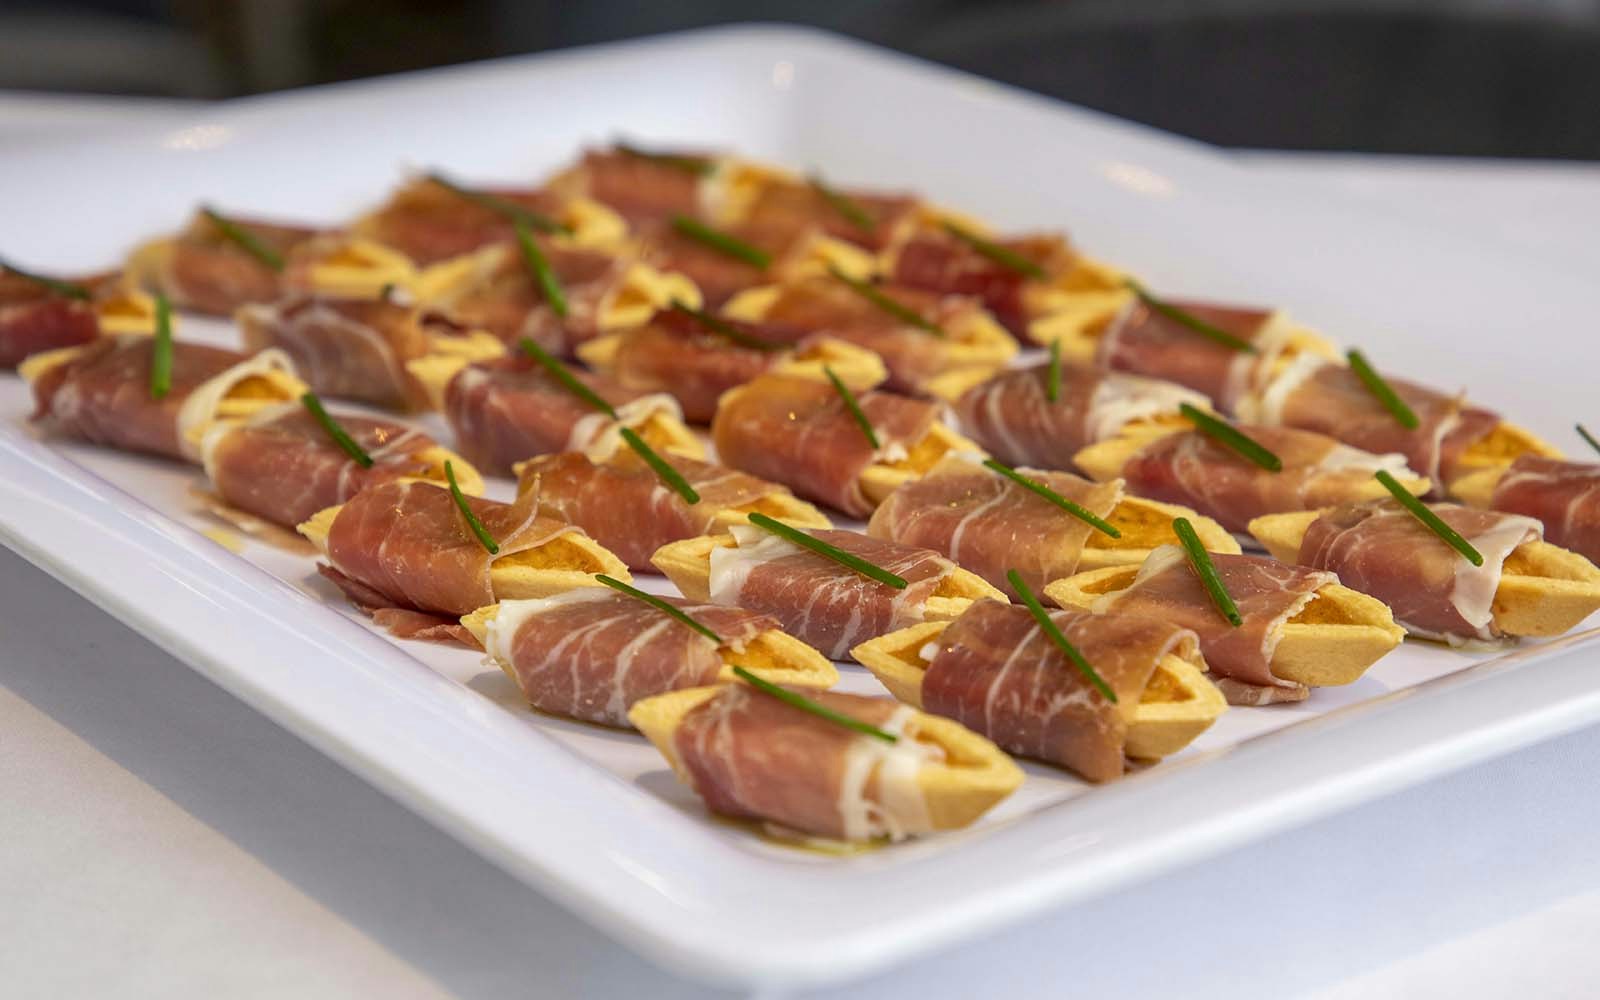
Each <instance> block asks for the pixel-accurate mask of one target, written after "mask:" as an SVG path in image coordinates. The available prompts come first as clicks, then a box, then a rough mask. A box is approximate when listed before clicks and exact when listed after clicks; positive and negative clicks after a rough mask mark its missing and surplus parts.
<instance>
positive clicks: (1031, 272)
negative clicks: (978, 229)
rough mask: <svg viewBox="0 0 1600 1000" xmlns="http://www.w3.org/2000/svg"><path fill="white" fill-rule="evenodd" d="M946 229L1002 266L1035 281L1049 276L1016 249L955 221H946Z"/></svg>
mask: <svg viewBox="0 0 1600 1000" xmlns="http://www.w3.org/2000/svg"><path fill="white" fill-rule="evenodd" d="M944 231H945V232H947V233H949V234H950V235H951V236H954V237H955V238H956V239H958V240H960V241H961V242H963V243H965V244H966V245H967V246H970V247H971V248H972V249H974V250H976V251H978V252H979V253H980V254H983V255H984V256H985V257H987V258H989V259H990V260H992V261H994V262H995V263H996V264H999V265H1000V266H1001V267H1004V268H1008V269H1010V270H1012V271H1015V272H1017V273H1018V274H1020V275H1023V276H1024V277H1028V278H1032V279H1033V280H1034V281H1043V280H1044V279H1045V278H1047V277H1049V276H1048V275H1046V274H1045V273H1044V268H1042V267H1040V266H1039V265H1038V264H1035V263H1034V262H1033V261H1031V260H1029V259H1028V258H1026V257H1024V256H1022V254H1020V253H1017V252H1016V251H1015V250H1008V249H1007V248H1005V247H1003V246H1001V245H1000V244H998V243H996V242H994V241H993V240H986V239H984V238H983V237H982V236H979V235H978V234H977V233H974V232H971V231H970V230H967V229H963V228H962V227H961V226H958V225H956V224H955V223H954V222H949V221H946V222H945V223H944Z"/></svg>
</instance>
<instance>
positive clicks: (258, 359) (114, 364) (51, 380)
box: [33, 334, 294, 461]
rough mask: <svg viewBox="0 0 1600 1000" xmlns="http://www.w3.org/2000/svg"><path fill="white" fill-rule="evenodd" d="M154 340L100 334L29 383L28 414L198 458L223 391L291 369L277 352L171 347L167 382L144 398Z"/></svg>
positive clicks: (82, 434)
mask: <svg viewBox="0 0 1600 1000" xmlns="http://www.w3.org/2000/svg"><path fill="white" fill-rule="evenodd" d="M153 343H154V341H153V339H152V338H150V337H144V336H139V335H137V334H127V335H124V336H119V337H103V338H101V339H99V340H96V341H94V342H92V343H90V344H88V345H87V346H85V347H84V349H83V350H82V351H80V352H79V353H78V354H77V356H75V357H73V358H72V359H70V360H68V361H66V362H63V363H62V364H58V365H53V366H51V367H50V368H47V369H46V370H45V371H44V372H43V373H42V374H40V375H39V377H38V378H36V379H35V380H34V382H33V400H34V412H33V419H34V420H35V421H37V422H40V423H43V424H45V425H46V426H48V427H49V428H50V429H51V430H53V431H55V432H56V433H60V434H66V435H68V436H71V437H76V438H82V439H83V440H85V441H90V442H93V443H94V444H100V445H106V446H108V447H111V448H120V449H122V450H124V451H140V452H147V453H149V454H153V455H162V456H165V457H167V458H181V459H187V460H189V461H198V460H199V458H200V448H199V437H198V434H197V433H196V434H191V432H196V431H198V430H199V429H200V428H202V427H203V426H204V425H205V424H206V423H208V422H209V421H210V419H211V418H212V416H213V415H214V414H215V412H216V408H217V406H218V404H220V403H221V402H222V400H223V399H224V398H225V397H226V396H227V394H228V393H229V391H231V390H232V389H234V388H235V387H237V386H239V385H240V384H242V383H244V382H246V381H247V380H249V379H250V378H252V377H253V376H256V375H261V374H265V373H267V372H269V371H281V372H289V373H292V372H293V371H294V367H293V365H291V364H290V362H289V359H288V358H287V357H285V356H284V355H283V354H282V353H280V352H278V351H263V352H261V353H260V354H257V355H255V356H254V357H249V356H246V355H244V354H240V353H238V352H236V351H228V350H223V349H222V348H220V347H208V346H206V345H203V344H190V343H174V344H173V345H172V379H171V383H170V385H171V388H170V390H169V391H168V392H167V394H166V396H164V397H163V398H161V399H153V398H151V396H150V364H151V359H152V357H153V356H154V348H153V346H152V345H153Z"/></svg>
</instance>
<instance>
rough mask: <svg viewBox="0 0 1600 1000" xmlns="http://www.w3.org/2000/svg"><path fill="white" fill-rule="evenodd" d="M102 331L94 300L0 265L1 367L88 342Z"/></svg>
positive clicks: (12, 365)
mask: <svg viewBox="0 0 1600 1000" xmlns="http://www.w3.org/2000/svg"><path fill="white" fill-rule="evenodd" d="M99 334H100V322H99V319H98V318H97V317H96V315H95V308H94V303H93V302H92V301H85V300H82V299H75V298H70V297H68V296H65V295H62V294H60V293H59V292H55V291H52V290H50V289H49V288H46V287H45V286H44V285H41V284H40V283H39V282H37V281H34V280H33V279H31V278H26V277H23V276H22V275H20V274H13V273H12V272H10V271H7V270H4V269H3V268H0V368H14V367H16V365H17V363H18V362H20V361H22V359H23V358H26V357H27V356H28V355H30V354H38V353H39V352H40V351H51V350H55V349H56V348H58V347H73V346H76V345H78V344H87V343H88V342H89V341H91V340H93V339H94V338H95V337H97V336H99Z"/></svg>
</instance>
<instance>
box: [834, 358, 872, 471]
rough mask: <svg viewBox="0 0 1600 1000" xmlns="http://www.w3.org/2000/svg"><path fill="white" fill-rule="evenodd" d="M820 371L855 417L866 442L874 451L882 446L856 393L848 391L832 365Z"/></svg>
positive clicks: (848, 388)
mask: <svg viewBox="0 0 1600 1000" xmlns="http://www.w3.org/2000/svg"><path fill="white" fill-rule="evenodd" d="M822 373H823V374H824V375H826V376H828V381H829V382H832V383H833V388H834V391H835V392H837V393H838V394H839V398H840V399H842V400H844V406H845V409H847V410H849V411H850V415H851V416H852V417H854V418H855V420H856V425H857V426H858V427H860V428H861V433H863V434H865V435H866V436H867V443H868V444H870V445H872V449H873V450H874V451H876V450H878V449H879V448H882V447H883V445H881V444H879V443H878V432H877V431H875V430H873V429H872V422H871V421H870V420H868V419H867V415H866V414H865V413H863V412H862V410H861V404H860V403H858V402H856V394H855V393H853V392H851V391H850V387H849V386H847V385H845V384H844V381H843V380H842V379H840V378H839V376H838V375H835V374H834V372H833V366H832V365H823V366H822Z"/></svg>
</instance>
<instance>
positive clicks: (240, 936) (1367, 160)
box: [0, 94, 1600, 1000]
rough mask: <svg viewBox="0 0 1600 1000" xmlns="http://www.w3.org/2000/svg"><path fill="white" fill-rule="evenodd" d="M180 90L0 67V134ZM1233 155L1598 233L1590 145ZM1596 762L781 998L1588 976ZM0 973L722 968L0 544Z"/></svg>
mask: <svg viewBox="0 0 1600 1000" xmlns="http://www.w3.org/2000/svg"><path fill="white" fill-rule="evenodd" d="M182 113H183V109H182V108H181V106H179V107H169V106H163V105H160V104H153V103H150V102H137V103H122V102H115V101H105V100H81V99H60V98H44V99H41V98H34V97H28V96H22V95H14V94H13V95H3V94H0V151H3V150H4V148H5V147H6V146H8V145H12V146H14V145H15V144H17V143H19V142H24V141H40V140H42V139H47V138H59V137H62V136H67V135H70V134H72V132H73V131H75V130H78V129H82V128H106V127H117V126H118V125H125V124H131V123H144V122H149V121H151V120H152V119H157V118H160V117H162V116H167V115H174V116H175V115H178V114H182ZM1243 159H1245V160H1246V161H1247V162H1249V163H1250V164H1251V166H1252V168H1253V169H1258V170H1273V171H1279V172H1285V173H1291V174H1294V175H1298V176H1301V177H1303V178H1305V179H1306V181H1307V183H1316V184H1322V185H1324V186H1326V187H1327V188H1329V189H1336V190H1339V191H1341V192H1342V193H1345V194H1348V195H1351V196H1355V197H1363V198H1375V199H1386V200H1388V201H1389V202H1390V203H1391V204H1392V205H1393V210H1394V211H1404V212H1407V213H1413V214H1417V215H1419V216H1423V217H1427V218H1428V219H1430V220H1431V221H1433V222H1435V223H1436V224H1438V225H1441V226H1449V227H1453V228H1456V229H1458V230H1460V231H1461V232H1462V233H1463V235H1464V236H1469V235H1470V237H1471V238H1484V239H1493V240H1497V241H1500V242H1502V243H1504V244H1507V245H1510V246H1515V247H1517V248H1519V249H1520V250H1521V251H1523V252H1526V253H1530V254H1539V255H1545V257H1546V259H1549V260H1551V261H1552V262H1556V261H1563V262H1570V261H1572V260H1574V259H1578V260H1583V259H1587V260H1590V261H1592V260H1593V259H1594V254H1593V249H1592V244H1591V240H1592V233H1593V232H1594V231H1595V228H1596V226H1597V225H1600V166H1596V165H1548V164H1506V163H1490V162H1483V161H1430V160H1419V159H1404V160H1397V159H1386V158H1377V157H1364V156H1349V155H1341V156H1309V155H1289V154H1267V153H1261V154H1249V155H1248V156H1246V157H1243ZM1595 419H1596V420H1597V421H1600V412H1597V413H1596V415H1595ZM1597 666H1600V665H1597ZM1596 773H1600V729H1595V730H1589V731H1585V732H1580V733H1577V734H1574V735H1572V736H1568V737H1565V738H1563V739H1559V740H1555V741H1552V742H1550V743H1546V744H1544V745H1541V746H1537V747H1533V748H1531V749H1527V750H1524V751H1521V752H1519V753H1516V754H1514V755H1511V756H1508V757H1504V758H1501V759H1499V760H1496V761H1492V762H1490V763H1488V764H1484V765H1480V766H1477V767H1474V768H1472V769H1470V770H1467V771H1464V772H1461V773H1458V774H1455V775H1452V776H1449V777H1446V778H1443V779H1440V780H1437V781H1434V782H1431V783H1428V784H1426V785H1423V786H1419V787H1417V788H1414V789H1411V790H1409V791H1406V792H1402V793H1400V794H1397V795H1393V796H1390V797H1388V798H1385V799H1382V800H1380V801H1377V802H1373V803H1370V804H1368V805H1366V806H1363V807H1360V808H1357V809H1354V810H1351V811H1349V812H1346V813H1344V814H1342V815H1339V816H1336V817H1333V818H1331V819H1327V820H1324V821H1321V822H1318V823H1316V824H1313V825H1311V826H1309V827H1305V828H1302V829H1299V830H1296V831H1293V832H1291V833H1288V834H1285V835H1282V836H1278V837H1274V838H1272V839H1270V840H1267V841H1264V842H1262V843H1259V844H1257V845H1255V846H1252V847H1250V848H1247V849H1244V850H1240V851H1236V852H1233V853H1231V854H1227V855H1224V856H1222V857H1220V858H1217V859H1214V860H1213V861H1211V862H1209V863H1207V864H1205V865H1202V866H1199V867H1196V868H1192V869H1189V870H1186V871H1182V872H1179V873H1177V874H1174V875H1169V876H1166V877H1164V878H1162V879H1160V880H1158V881H1156V882H1152V883H1148V884H1143V885H1139V886H1135V887H1132V888H1129V889H1126V890H1124V891H1122V892H1119V893H1117V894H1114V895H1113V896H1111V897H1108V898H1105V899H1102V900H1099V901H1096V902H1093V903H1090V904H1088V905H1084V906H1079V907H1077V908H1074V909H1069V910H1065V911H1062V912H1060V913H1058V914H1056V915H1054V916H1052V917H1050V918H1049V919H1045V920H1038V921H1034V922H1032V923H1030V924H1029V925H1027V926H1025V927H1021V928H1018V929H1015V930H1013V931H1011V932H1009V933H1007V934H1004V935H1002V936H1000V937H997V938H992V939H987V940H982V941H978V942H974V943H973V944H971V945H969V946H966V947H963V948H961V949H959V950H956V951H953V952H951V953H949V954H945V955H942V956H940V957H938V958H935V959H932V960H927V961H923V962H921V963H918V964H916V965H914V966H912V967H909V968H905V969H901V970H898V971H896V972H893V973H890V974H887V975H883V976H880V977H877V978H875V979H873V980H870V981H867V982H863V983H860V984H856V985H854V986H851V987H847V988H842V989H836V990H831V991H826V992H824V993H818V994H807V996H808V997H811V998H818V1000H820V998H824V997H826V998H830V1000H844V998H856V997H860V998H871V1000H898V998H917V1000H934V998H942V997H972V996H992V997H1001V996H1004V997H1015V998H1025V997H1052V998H1054V997H1075V996H1084V997H1108V996H1145V995H1163V996H1184V997H1228V998H1251V997H1283V996H1315V997H1325V998H1335V997H1337V998H1345V997H1349V998H1357V997H1360V998H1368V997H1432V996H1439V997H1445V996H1449V997H1452V998H1464V997H1490V996H1504V995H1507V994H1510V993H1512V992H1513V991H1516V992H1519V993H1522V994H1524V995H1527V996H1538V997H1574V998H1576V997H1587V996H1591V995H1593V994H1594V992H1595V990H1594V984H1595V983H1600V949H1597V948H1595V947H1594V946H1593V941H1594V940H1595V936H1596V932H1597V931H1600V850H1596V847H1595V841H1594V838H1593V833H1592V831H1593V830H1595V829H1596V828H1597V826H1600V804H1597V799H1596V796H1595V795H1594V788H1595V784H1594V777H1593V776H1594V775H1595V774H1596ZM801 947H803V945H801ZM0 995H4V996H7V997H51V998H71V997H99V996H106V995H116V996H118V997H171V996H218V997H222V996H226V997H255V996H262V997H266V996H273V997H276V996H282V995H293V996H296V997H299V998H306V1000H310V998H320V997H348V996H379V995H381V996H384V997H385V998H389V1000H399V998H409V997H469V998H480V997H481V998H489V997H495V998H499V997H507V996H533V997H563V996H576V995H582V996H585V997H630V998H632V997H641V996H647V997H650V998H652V1000H670V998H677V997H699V996H723V995H728V994H716V993H710V992H708V991H706V990H704V989H702V988H700V987H697V986H696V985H694V984H692V983H688V982H684V981H681V980H678V979H675V978H673V977H671V976H668V975H666V974H664V973H662V972H659V971H657V970H656V969H654V968H653V967H651V966H649V965H647V964H646V963H644V962H643V961H642V960H640V959H637V958H635V957H634V956H632V955H631V954H630V953H629V952H627V951H625V950H624V949H623V948H621V947H620V946H618V945H616V944H614V943H612V942H611V941H609V940H608V939H607V938H605V937H604V936H603V935H601V934H599V933H597V932H595V931H593V930H591V929H589V928H588V927H586V926H585V925H583V924H581V923H579V922H577V921H576V920H575V919H573V918H572V917H570V916H568V915H567V914H566V913H565V912H564V911H563V910H561V909H560V908H558V907H556V906H555V905H554V904H552V903H550V902H549V901H547V900H545V899H543V898H542V897H540V896H539V895H538V894H536V893H535V892H533V891H531V890H529V889H527V888H525V887H524V886H522V885H521V884H520V883H518V882H516V881H514V880H512V879H511V878H509V877H507V876H505V875H504V874H502V873H501V872H500V871H499V870H497V869H496V868H494V867H493V866H492V865H490V864H489V863H487V862H485V861H483V860H481V859H479V858H478V856H477V855H475V854H473V853H472V852H471V851H469V850H467V849H466V848H465V847H462V846H461V845H459V844H457V843H456V842H455V841H454V840H452V839H451V838H450V837H449V836H447V835H445V834H443V833H441V832H439V831H438V830H436V829H434V828H433V827H431V826H429V825H428V824H427V823H426V822H424V821H423V820H421V819H419V818H417V817H416V816H414V815H413V814H411V813H410V812H409V811H407V810H406V809H404V808H402V807H400V806H398V805H396V804H394V803H393V802H391V801H389V800H388V799H386V798H385V797H384V796H383V795H381V794H380V793H378V792H376V791H374V790H373V789H371V788H369V787H368V786H367V785H365V784H364V783H363V782H361V781H360V780H358V779H357V778H355V777H353V776H352V775H350V774H349V773H347V772H345V771H344V770H343V769H341V768H340V767H338V766H337V765H335V764H333V763H332V762H330V761H329V760H327V759H326V758H324V757H322V756H321V755H320V754H318V753H317V752H316V751H314V750H312V749H311V748H309V747H308V746H306V745H305V744H303V743H301V742H300V741H299V740H298V739H297V738H296V737H294V736H292V735H290V734H289V733H287V732H285V731H284V730H282V729H280V728H279V727H278V726H276V725H275V724H273V723H271V722H269V721H267V720H266V719H265V718H264V717H262V716H260V715H258V714H256V713H255V712H254V711H253V710H251V709H249V708H248V707H246V706H245V705H243V704H242V703H240V702H238V701H236V700H234V699H233V697H232V696H230V695H228V694H226V693H225V692H223V691H222V690H220V689H219V688H217V687H215V686H213V685H212V684H211V683H210V682H209V681H206V680H205V679H203V678H201V677H200V676H198V675H197V674H194V673H193V672H191V671H190V670H189V669H188V668H187V667H185V666H183V665H182V664H181V663H179V662H177V661H176V660H174V659H172V658H171V657H170V656H168V655H167V654H165V653H163V652H162V651H160V650H159V649H157V648H156V647H154V646H152V645H151V644H150V643H148V642H146V641H145V640H144V639H142V638H140V637H139V636H138V635H136V634H135V633H133V632H132V631H130V630H129V629H127V628H125V627H124V626H122V625H121V624H119V623H118V622H116V621H115V620H113V619H112V618H110V617H109V616H107V615H105V614H104V613H102V612H100V611H99V610H97V609H96V608H94V607H93V606H92V605H90V604H88V603H87V602H85V601H84V600H83V599H82V598H80V597H78V596H76V595H75V594H73V593H71V592H70V591H68V590H66V589H65V588H63V587H62V586H60V585H59V584H57V583H56V582H54V581H53V580H52V579H50V578H49V577H48V576H46V575H45V574H44V573H42V572H40V571H39V570H37V569H35V568H33V567H32V566H30V565H29V564H28V563H26V562H24V561H23V560H22V559H20V558H19V557H17V556H15V555H12V554H11V553H9V552H6V551H4V550H0Z"/></svg>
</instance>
